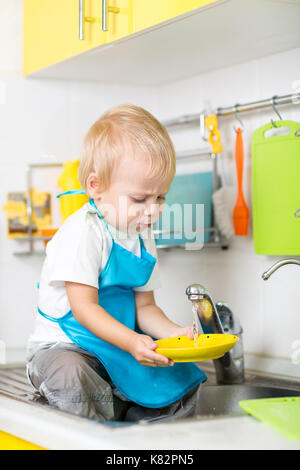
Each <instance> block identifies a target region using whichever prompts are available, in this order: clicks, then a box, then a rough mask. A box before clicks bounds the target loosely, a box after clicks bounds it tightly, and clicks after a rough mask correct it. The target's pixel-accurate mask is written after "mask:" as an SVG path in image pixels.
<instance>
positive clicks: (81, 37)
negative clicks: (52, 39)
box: [78, 0, 84, 41]
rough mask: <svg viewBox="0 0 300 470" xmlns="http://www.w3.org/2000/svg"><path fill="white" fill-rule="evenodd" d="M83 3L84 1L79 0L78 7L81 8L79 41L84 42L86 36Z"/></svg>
mask: <svg viewBox="0 0 300 470" xmlns="http://www.w3.org/2000/svg"><path fill="white" fill-rule="evenodd" d="M83 2H84V0H79V2H78V6H79V40H80V41H83V40H84V35H83Z"/></svg>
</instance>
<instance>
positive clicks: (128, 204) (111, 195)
mask: <svg viewBox="0 0 300 470" xmlns="http://www.w3.org/2000/svg"><path fill="white" fill-rule="evenodd" d="M149 165H150V163H149V160H148V159H147V158H146V157H145V155H143V154H141V155H137V154H136V153H135V156H134V157H132V156H125V157H124V158H122V160H121V162H120V164H119V165H118V167H117V168H116V169H115V170H114V171H113V174H112V179H111V184H110V186H109V188H108V189H107V190H105V191H103V192H101V193H100V194H99V198H98V200H97V199H96V200H95V202H96V204H97V206H98V208H99V210H100V212H101V214H102V215H103V217H104V218H105V220H106V221H107V222H108V223H109V224H110V225H113V226H114V227H116V228H118V229H119V230H120V231H122V232H129V233H136V232H140V231H143V230H145V229H146V228H147V227H150V225H152V224H153V223H154V222H156V221H157V220H158V219H159V217H160V216H161V214H162V211H163V204H164V201H165V197H166V194H167V193H168V192H169V190H170V186H171V182H172V181H169V180H168V181H166V180H162V179H161V177H159V176H156V177H149V176H147V174H148V173H149Z"/></svg>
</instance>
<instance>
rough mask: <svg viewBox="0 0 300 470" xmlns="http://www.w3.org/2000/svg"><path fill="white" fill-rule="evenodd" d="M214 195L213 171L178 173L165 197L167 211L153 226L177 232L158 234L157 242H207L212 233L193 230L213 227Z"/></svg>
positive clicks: (157, 228)
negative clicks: (194, 231) (193, 231)
mask: <svg viewBox="0 0 300 470" xmlns="http://www.w3.org/2000/svg"><path fill="white" fill-rule="evenodd" d="M212 194H213V174H212V172H204V173H192V174H186V175H176V176H175V178H174V180H173V183H172V186H171V189H170V192H169V193H168V195H167V197H166V206H165V210H164V213H163V215H162V216H161V217H160V219H159V220H158V221H157V222H156V223H155V224H154V225H153V229H154V230H162V231H167V232H168V231H171V232H172V231H176V232H177V233H171V234H169V233H163V234H156V235H155V238H156V244H157V245H180V244H185V243H194V242H197V243H201V242H205V243H207V242H208V241H209V239H210V235H211V234H210V232H201V231H200V232H196V234H195V233H194V234H193V233H192V230H195V229H199V228H200V229H201V228H209V227H211V226H212ZM182 230H183V233H179V232H180V231H182Z"/></svg>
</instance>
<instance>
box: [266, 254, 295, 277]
mask: <svg viewBox="0 0 300 470" xmlns="http://www.w3.org/2000/svg"><path fill="white" fill-rule="evenodd" d="M285 264H298V265H299V266H300V260H298V259H292V258H290V259H282V260H280V261H277V263H275V264H273V265H272V266H271V267H270V268H269V269H267V271H265V272H264V273H263V274H262V278H263V280H264V281H267V280H268V279H269V277H270V276H271V275H272V274H273V273H274V272H275V271H277V269H278V268H281V266H284V265H285Z"/></svg>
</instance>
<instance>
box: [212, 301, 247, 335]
mask: <svg viewBox="0 0 300 470" xmlns="http://www.w3.org/2000/svg"><path fill="white" fill-rule="evenodd" d="M216 309H217V311H218V314H219V318H220V320H221V323H222V326H223V329H224V332H225V333H231V334H234V335H240V334H242V333H243V328H242V326H241V324H240V322H239V319H238V318H237V316H235V315H234V314H233V312H232V310H231V309H230V308H229V307H228V305H227V304H225V303H224V302H216Z"/></svg>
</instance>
